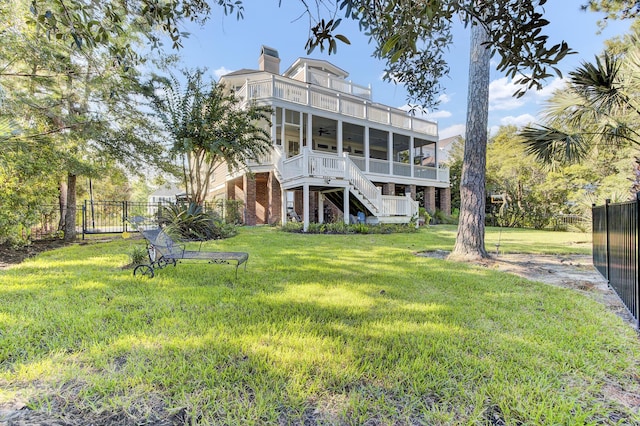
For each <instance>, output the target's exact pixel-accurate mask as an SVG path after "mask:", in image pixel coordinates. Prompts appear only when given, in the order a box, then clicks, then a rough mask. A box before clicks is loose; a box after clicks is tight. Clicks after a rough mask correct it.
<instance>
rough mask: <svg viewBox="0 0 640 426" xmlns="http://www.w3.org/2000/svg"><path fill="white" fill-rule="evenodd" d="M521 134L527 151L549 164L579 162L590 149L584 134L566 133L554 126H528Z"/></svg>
mask: <svg viewBox="0 0 640 426" xmlns="http://www.w3.org/2000/svg"><path fill="white" fill-rule="evenodd" d="M519 135H520V136H521V137H522V138H523V139H524V141H523V142H524V144H525V145H526V151H527V153H528V154H531V155H534V156H535V157H536V158H537V159H538V160H539V161H541V162H543V163H545V164H547V165H553V164H557V163H574V162H578V161H581V160H582V159H584V158H585V157H586V155H587V153H588V151H589V144H588V143H587V141H586V140H585V139H584V136H583V135H581V134H570V133H565V132H563V131H561V130H558V129H554V128H552V127H547V126H538V127H533V126H527V127H525V128H524V129H522V130H521V131H520V132H519Z"/></svg>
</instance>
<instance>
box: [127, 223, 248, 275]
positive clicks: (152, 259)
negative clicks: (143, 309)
mask: <svg viewBox="0 0 640 426" xmlns="http://www.w3.org/2000/svg"><path fill="white" fill-rule="evenodd" d="M129 222H130V223H131V224H133V225H134V226H135V227H136V229H137V230H138V231H139V232H140V233H141V234H142V236H143V237H144V239H145V240H146V243H147V253H148V254H149V263H148V264H141V265H138V266H136V267H135V268H134V270H133V275H135V276H137V275H142V276H147V277H149V278H153V276H154V275H155V273H154V270H155V269H161V268H164V267H165V266H168V265H173V266H176V265H177V263H178V261H180V260H203V261H207V262H208V263H213V264H229V265H232V264H235V267H236V278H238V267H239V266H240V265H242V264H243V263H244V269H245V271H246V270H247V260H249V253H245V252H222V251H200V250H186V246H185V245H184V244H180V243H176V242H175V241H173V239H172V238H171V237H170V236H169V234H167V233H166V232H165V231H164V230H163V229H162V228H151V229H148V226H145V225H144V220H143V219H141V218H133V219H131V220H130V221H129Z"/></svg>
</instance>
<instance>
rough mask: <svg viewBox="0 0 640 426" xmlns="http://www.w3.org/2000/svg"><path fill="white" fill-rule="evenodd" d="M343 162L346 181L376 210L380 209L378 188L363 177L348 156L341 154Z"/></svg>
mask: <svg viewBox="0 0 640 426" xmlns="http://www.w3.org/2000/svg"><path fill="white" fill-rule="evenodd" d="M343 156H344V160H345V173H346V179H348V180H349V182H350V183H351V184H352V185H353V186H354V188H356V189H357V190H358V191H360V193H361V194H362V195H363V196H364V197H365V198H366V199H367V201H369V203H371V205H372V206H373V207H374V208H375V209H376V210H379V209H380V200H381V198H380V197H381V195H382V194H381V191H380V188H378V187H377V186H375V185H374V184H373V183H372V182H371V181H370V180H369V179H368V178H367V177H366V176H365V175H364V173H362V170H360V168H359V167H358V166H357V165H356V163H354V162H353V161H351V159H350V158H349V154H348V153H346V152H344V153H343Z"/></svg>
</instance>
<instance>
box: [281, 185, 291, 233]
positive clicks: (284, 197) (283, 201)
mask: <svg viewBox="0 0 640 426" xmlns="http://www.w3.org/2000/svg"><path fill="white" fill-rule="evenodd" d="M280 191H281V194H280V200H281V203H280V214H281V217H282V225H285V224H286V223H287V220H288V217H287V214H288V213H289V212H287V202H288V200H287V190H286V189H280Z"/></svg>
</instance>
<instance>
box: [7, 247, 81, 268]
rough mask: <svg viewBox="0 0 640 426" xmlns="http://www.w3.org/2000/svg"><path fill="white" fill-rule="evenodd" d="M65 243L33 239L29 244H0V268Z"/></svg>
mask: <svg viewBox="0 0 640 426" xmlns="http://www.w3.org/2000/svg"><path fill="white" fill-rule="evenodd" d="M66 244H69V243H65V242H64V241H62V240H42V241H33V242H32V243H31V244H29V245H28V246H24V247H11V246H7V245H0V269H4V268H7V267H9V266H10V265H15V264H18V263H20V262H22V261H24V260H25V259H28V258H30V257H33V256H35V255H37V254H38V253H42V252H43V251H47V250H53V249H57V248H60V247H63V246H64V245H66Z"/></svg>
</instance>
